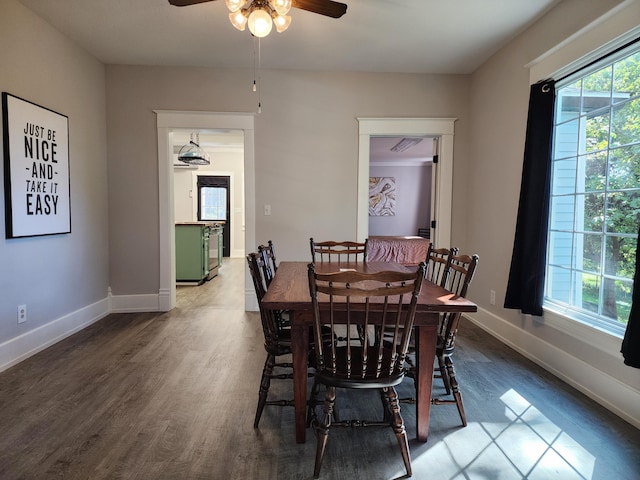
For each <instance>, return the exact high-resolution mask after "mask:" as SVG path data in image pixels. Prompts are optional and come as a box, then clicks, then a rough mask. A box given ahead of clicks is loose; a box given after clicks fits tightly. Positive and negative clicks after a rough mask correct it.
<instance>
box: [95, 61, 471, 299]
mask: <svg viewBox="0 0 640 480" xmlns="http://www.w3.org/2000/svg"><path fill="white" fill-rule="evenodd" d="M261 78H262V113H260V114H257V115H256V119H255V152H256V153H255V165H256V167H255V177H256V187H255V189H256V190H255V195H256V212H257V221H256V239H257V241H258V243H260V242H266V240H268V239H271V240H273V241H274V242H275V243H276V245H277V249H278V256H279V258H280V259H282V260H287V259H307V258H308V256H309V252H308V240H309V237H311V236H314V237H317V238H320V237H324V238H335V237H340V238H345V239H346V238H355V236H356V203H357V191H356V185H357V165H358V122H357V120H356V118H357V117H457V118H458V119H459V120H458V122H456V145H455V148H456V153H457V155H458V158H457V159H456V161H458V159H459V162H460V168H459V170H458V172H459V180H458V182H457V184H458V185H464V182H465V181H466V178H465V175H464V170H465V167H464V164H465V163H466V162H465V160H466V159H465V155H466V151H467V148H466V138H467V136H468V126H467V125H468V122H467V116H468V114H467V108H468V107H467V105H468V77H466V76H451V75H402V74H397V75H393V74H359V73H318V72H299V71H269V70H267V71H263V72H262V74H261ZM252 79H253V77H252V72H251V71H221V70H215V69H195V68H193V69H188V68H160V67H130V66H108V67H107V99H108V106H109V107H108V116H107V123H108V133H109V135H108V137H109V188H110V207H111V212H112V215H111V219H110V226H111V229H110V241H111V256H110V258H111V264H110V267H111V287H112V289H113V292H114V294H117V295H121V294H128V295H130V294H144V293H147V294H151V293H158V255H159V253H158V252H159V244H158V218H157V217H158V205H157V204H158V191H157V188H158V187H157V175H156V173H154V172H157V168H158V167H157V163H158V161H157V147H156V145H157V141H156V130H155V115H154V114H153V110H154V109H160V110H209V111H216V112H225V111H226V112H253V111H255V110H256V107H257V98H256V95H255V94H253V93H252V92H251V82H252ZM465 190H466V189H465V188H464V186H462V187H460V191H459V192H458V193H459V195H460V196H463V195H464V192H465ZM265 204H269V205H271V210H272V214H271V215H270V216H264V215H263V214H262V213H263V206H264V205H265ZM455 207H457V208H458V209H459V213H460V214H461V215H464V200H462V198H460V199H459V200H457V204H456V205H455V206H454V208H455ZM455 230H456V231H457V234H458V236H459V237H461V236H463V235H464V222H459V223H457V224H456V227H455ZM131 239H135V242H133V243H132V240H131ZM250 248H252V247H251V246H250V245H247V249H250ZM253 248H255V246H254V247H253Z"/></svg>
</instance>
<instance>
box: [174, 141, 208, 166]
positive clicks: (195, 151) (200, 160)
mask: <svg viewBox="0 0 640 480" xmlns="http://www.w3.org/2000/svg"><path fill="white" fill-rule="evenodd" d="M178 160H180V161H181V162H183V163H186V164H188V165H209V164H210V163H211V161H210V160H209V154H208V153H207V152H205V151H204V150H203V149H202V148H200V134H199V133H196V141H195V142H194V141H193V133H192V134H191V135H190V141H189V143H187V144H185V145H183V146H182V148H180V151H179V152H178Z"/></svg>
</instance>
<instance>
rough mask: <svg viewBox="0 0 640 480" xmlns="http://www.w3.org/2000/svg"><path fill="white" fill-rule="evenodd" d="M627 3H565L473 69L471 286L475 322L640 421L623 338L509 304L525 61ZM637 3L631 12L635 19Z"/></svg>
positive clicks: (637, 388)
mask: <svg viewBox="0 0 640 480" xmlns="http://www.w3.org/2000/svg"><path fill="white" fill-rule="evenodd" d="M620 3H621V2H620V1H617V0H609V1H600V0H598V1H589V2H587V1H583V0H568V1H565V2H562V3H561V4H560V5H559V6H558V7H557V8H556V9H555V10H553V11H551V12H550V13H549V14H548V15H547V16H545V17H544V18H542V19H541V20H540V21H539V22H538V23H536V24H535V25H534V26H533V27H532V28H530V29H529V30H528V31H526V32H525V33H524V34H523V35H521V36H520V37H519V38H518V39H516V40H515V41H513V42H512V43H511V44H510V45H509V46H508V47H507V48H505V49H503V50H502V51H500V52H499V53H498V54H496V55H495V56H494V57H493V58H492V59H490V61H488V62H487V63H486V64H485V65H483V66H482V67H481V68H480V69H479V70H478V71H476V72H475V73H474V74H473V76H472V84H471V119H470V123H471V132H472V133H471V140H470V149H471V151H473V161H472V162H470V164H469V175H470V177H472V178H473V181H470V182H469V183H468V186H469V196H468V209H469V210H468V211H469V217H468V220H469V226H468V229H467V235H466V237H465V238H464V246H465V248H470V249H472V250H473V251H474V252H477V253H478V254H479V255H480V264H479V268H478V270H477V275H476V278H475V279H474V282H473V285H472V287H471V288H470V296H471V298H472V299H473V300H474V301H476V302H477V303H478V304H479V306H480V312H479V314H478V315H476V316H475V318H476V321H478V322H479V323H480V324H481V325H483V326H484V327H485V328H487V329H488V330H490V331H491V332H493V333H494V334H495V335H496V336H498V337H500V338H502V339H503V340H504V341H506V342H507V343H509V344H510V345H512V346H513V347H514V348H516V349H518V350H520V351H521V352H523V353H525V354H526V355H528V356H529V357H531V358H533V359H534V360H536V361H537V362H538V363H541V364H542V365H544V366H545V367H546V368H548V369H549V370H551V371H554V372H555V373H557V374H558V375H559V376H560V377H561V378H564V379H565V380H566V381H568V382H569V383H572V384H573V385H575V386H577V387H578V388H580V389H581V390H583V391H584V392H585V393H588V394H589V395H590V396H592V397H593V398H596V399H597V400H599V401H600V402H601V403H603V404H605V405H609V406H611V405H612V404H613V405H615V404H616V402H618V399H616V398H615V397H616V395H618V396H619V397H620V398H619V403H618V405H617V406H614V407H613V408H614V410H615V409H616V408H620V410H624V412H621V411H620V410H618V413H621V414H622V415H623V416H625V418H627V419H630V418H633V417H635V419H636V425H640V377H638V372H637V370H635V369H633V368H630V367H626V366H624V365H623V364H622V357H621V355H620V353H619V350H620V343H621V341H620V339H618V338H615V337H612V336H610V335H605V334H599V333H598V332H595V331H593V330H592V329H591V330H592V331H591V332H590V333H589V335H587V336H584V337H583V336H581V334H580V332H576V331H572V330H571V327H570V326H569V325H568V326H567V327H566V328H560V329H559V328H556V327H554V326H551V325H549V323H550V319H549V315H548V314H545V318H544V319H540V318H532V317H529V316H523V315H520V314H519V312H518V311H516V310H508V309H504V308H502V305H503V303H504V296H505V291H506V285H507V279H508V275H509V266H510V262H511V249H512V245H513V238H514V234H515V219H516V214H517V209H518V197H519V193H520V181H521V172H522V158H523V146H524V137H525V130H526V115H527V107H528V97H529V85H530V78H529V69H528V68H526V66H527V65H528V64H529V63H530V62H532V61H534V60H535V59H537V58H538V57H539V56H541V55H542V54H544V53H545V52H547V51H548V50H550V49H552V48H554V47H555V46H556V45H558V44H560V43H561V42H563V41H564V40H566V39H567V38H568V37H569V36H571V35H572V34H573V33H574V32H577V31H579V30H580V29H582V28H583V27H585V26H587V25H588V24H589V23H590V22H592V21H593V20H595V19H598V17H599V16H600V15H602V14H603V13H605V12H607V11H608V10H609V9H611V8H612V7H614V6H616V5H618V4H620ZM627 3H634V2H627ZM637 3H638V2H635V4H636V8H635V10H633V12H629V13H628V14H627V15H635V18H636V20H637V19H638V18H640V17H638V16H637V15H638V14H637V10H638V9H637ZM587 4H588V5H587ZM635 24H637V21H636V22H635ZM632 25H633V23H632ZM621 30H624V28H621ZM617 33H618V34H621V33H623V31H618V32H617ZM577 42H578V43H579V42H580V40H577ZM578 50H579V49H578ZM585 53H586V52H585ZM573 60H575V58H574V59H573ZM490 290H495V291H496V305H495V306H494V305H490V303H489V298H490V294H489V292H490ZM560 323H565V324H566V323H567V322H563V321H562V320H560Z"/></svg>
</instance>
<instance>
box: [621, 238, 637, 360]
mask: <svg viewBox="0 0 640 480" xmlns="http://www.w3.org/2000/svg"><path fill="white" fill-rule="evenodd" d="M621 351H622V356H623V357H624V363H625V364H626V365H629V366H631V367H636V368H640V231H639V232H638V244H637V248H636V273H635V275H634V277H633V296H632V298H631V312H630V313H629V322H628V323H627V330H626V332H625V334H624V339H623V340H622V350H621Z"/></svg>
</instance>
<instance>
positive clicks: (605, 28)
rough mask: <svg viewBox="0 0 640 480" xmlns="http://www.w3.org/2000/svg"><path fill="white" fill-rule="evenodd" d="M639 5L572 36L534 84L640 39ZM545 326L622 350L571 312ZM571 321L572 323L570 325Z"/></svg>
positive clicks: (552, 311) (537, 65) (532, 71)
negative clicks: (639, 23) (637, 38)
mask: <svg viewBox="0 0 640 480" xmlns="http://www.w3.org/2000/svg"><path fill="white" fill-rule="evenodd" d="M638 18H640V2H637V1H635V0H626V1H624V2H622V3H620V5H618V6H617V7H615V8H614V9H612V10H611V11H609V12H608V13H607V14H606V15H604V16H602V17H600V18H599V19H598V20H596V21H594V22H593V23H591V24H590V25H587V26H586V27H585V28H583V29H582V30H580V31H578V32H576V33H575V34H574V35H571V36H570V37H568V38H567V39H565V41H563V42H561V43H560V44H559V45H557V46H556V47H554V48H552V49H551V50H549V51H547V52H545V53H544V54H542V55H541V56H539V57H538V58H536V59H535V60H533V61H532V62H530V63H529V64H527V65H525V68H528V69H529V81H530V83H531V84H534V83H536V82H538V81H540V80H544V79H547V78H562V77H564V76H566V75H567V74H569V73H570V72H573V71H575V70H578V69H579V68H580V67H583V66H585V65H587V64H589V63H591V62H592V61H594V60H596V59H597V58H599V57H601V56H603V55H604V54H606V53H607V52H611V51H613V50H615V49H616V48H619V47H621V46H623V45H625V44H626V43H628V42H629V41H631V40H633V39H634V38H636V37H638V36H639V35H640V25H638V24H637V19H638ZM543 311H544V323H545V325H548V326H549V327H551V328H553V329H555V330H558V331H560V332H562V333H565V334H567V335H570V336H571V337H574V338H577V339H580V340H581V341H583V342H585V343H586V344H588V345H591V346H592V347H594V348H597V349H598V350H600V351H602V352H604V353H607V354H609V355H612V354H613V353H612V352H618V351H619V350H620V346H621V345H620V341H621V338H622V336H620V335H617V334H615V333H612V332H610V331H608V330H604V329H602V328H600V327H598V326H595V325H592V324H588V323H584V322H581V321H580V320H578V319H576V318H574V317H572V316H570V314H569V313H568V309H563V308H561V307H557V306H555V305H554V306H553V308H552V307H551V306H549V305H544V306H543ZM568 320H569V321H568Z"/></svg>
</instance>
